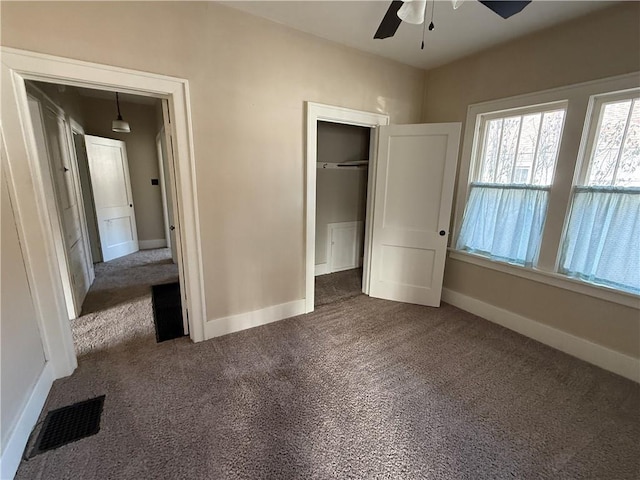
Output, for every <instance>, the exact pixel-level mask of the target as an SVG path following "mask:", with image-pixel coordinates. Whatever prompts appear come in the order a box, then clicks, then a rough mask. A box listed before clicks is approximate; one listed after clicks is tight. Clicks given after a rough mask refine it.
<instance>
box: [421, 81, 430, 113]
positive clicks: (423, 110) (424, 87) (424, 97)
mask: <svg viewBox="0 0 640 480" xmlns="http://www.w3.org/2000/svg"><path fill="white" fill-rule="evenodd" d="M429 77H430V70H425V71H424V75H423V80H422V108H421V109H420V121H421V122H422V123H426V121H427V92H428V90H429Z"/></svg>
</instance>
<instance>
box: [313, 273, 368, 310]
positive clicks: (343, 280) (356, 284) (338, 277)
mask: <svg viewBox="0 0 640 480" xmlns="http://www.w3.org/2000/svg"><path fill="white" fill-rule="evenodd" d="M315 280H316V281H315V287H316V290H315V302H314V306H315V307H316V308H317V307H321V306H322V305H326V304H327V303H334V302H338V301H340V300H346V299H348V298H353V297H357V296H358V295H363V293H362V268H355V269H352V270H344V271H342V272H337V273H331V274H329V275H319V276H317V277H316V278H315Z"/></svg>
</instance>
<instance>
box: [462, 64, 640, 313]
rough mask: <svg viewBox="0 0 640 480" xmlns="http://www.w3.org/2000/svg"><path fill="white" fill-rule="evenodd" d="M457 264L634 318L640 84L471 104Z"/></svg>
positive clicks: (639, 248) (639, 223)
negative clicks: (560, 291)
mask: <svg viewBox="0 0 640 480" xmlns="http://www.w3.org/2000/svg"><path fill="white" fill-rule="evenodd" d="M460 178H466V179H468V181H467V182H464V181H463V182H460V183H458V185H457V187H458V200H457V203H456V211H455V231H456V233H457V237H455V239H454V243H453V248H452V249H451V252H450V257H451V258H453V259H455V260H457V261H464V262H468V263H472V264H475V265H478V266H481V267H484V268H489V269H492V270H497V271H500V272H504V273H508V274H510V275H514V276H518V277H522V278H527V279H531V280H535V281H538V282H542V283H546V284H550V285H553V286H555V287H560V288H564V289H567V290H572V291H575V292H580V293H582V294H586V295H590V296H594V297H598V298H602V299H606V300H609V301H612V302H616V303H619V304H622V305H627V306H631V307H633V308H637V306H638V300H639V299H640V76H638V74H637V73H632V74H627V75H620V76H617V77H611V78H605V79H601V80H595V81H590V82H585V83H580V84H576V85H567V86H564V87H560V88H554V89H552V90H545V91H542V92H535V93H528V94H525V95H520V96H517V97H509V98H503V99H498V100H491V101H488V102H483V103H478V104H474V105H469V109H468V111H467V120H466V128H465V137H464V143H463V148H462V161H461V163H460Z"/></svg>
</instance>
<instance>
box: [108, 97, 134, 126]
mask: <svg viewBox="0 0 640 480" xmlns="http://www.w3.org/2000/svg"><path fill="white" fill-rule="evenodd" d="M116 105H117V106H118V119H117V120H114V121H113V122H111V130H113V131H114V132H118V133H129V132H130V131H131V127H129V122H125V121H124V120H123V119H122V115H121V114H120V99H119V98H118V92H116Z"/></svg>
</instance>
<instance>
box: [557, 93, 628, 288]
mask: <svg viewBox="0 0 640 480" xmlns="http://www.w3.org/2000/svg"><path fill="white" fill-rule="evenodd" d="M593 112H594V113H593V116H592V119H591V122H590V123H591V127H590V131H589V137H588V139H589V140H588V144H587V149H586V151H585V162H584V165H583V169H582V171H581V172H580V174H579V175H578V182H577V184H576V186H575V187H574V189H573V196H572V205H571V213H570V216H569V220H568V222H567V227H566V233H565V237H564V242H563V246H562V254H561V259H560V268H559V271H560V272H561V273H564V274H566V275H569V276H573V277H577V278H580V279H582V280H586V281H589V282H593V283H597V284H603V285H607V286H610V287H614V288H617V289H620V290H625V291H629V292H632V293H636V294H638V293H640V91H638V90H634V91H631V92H624V93H622V94H616V95H606V96H601V97H596V99H595V101H594V109H593Z"/></svg>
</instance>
